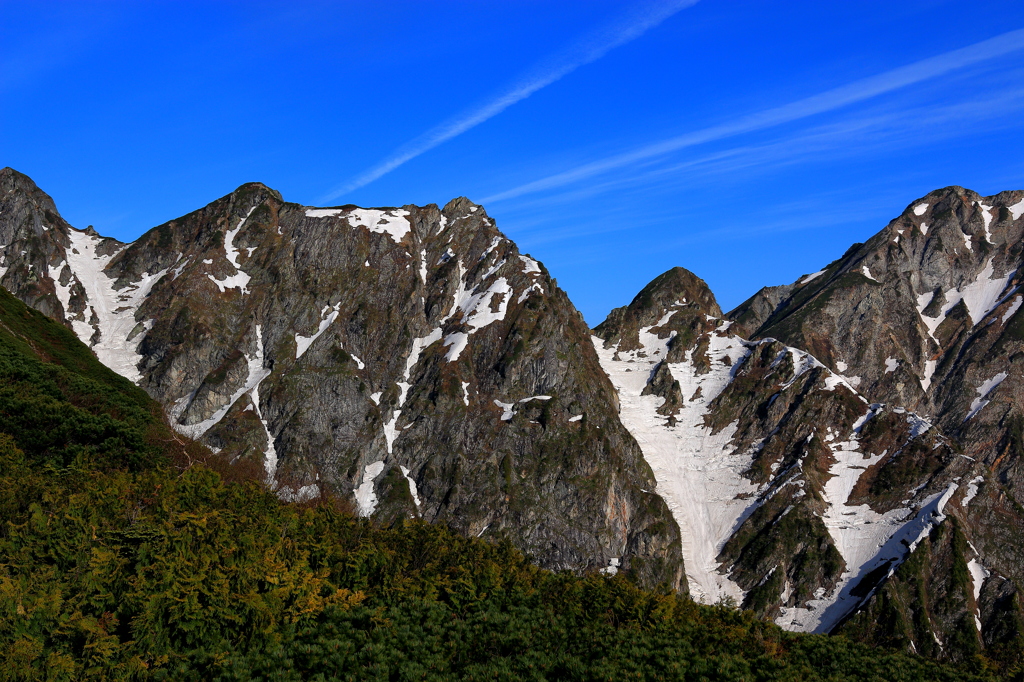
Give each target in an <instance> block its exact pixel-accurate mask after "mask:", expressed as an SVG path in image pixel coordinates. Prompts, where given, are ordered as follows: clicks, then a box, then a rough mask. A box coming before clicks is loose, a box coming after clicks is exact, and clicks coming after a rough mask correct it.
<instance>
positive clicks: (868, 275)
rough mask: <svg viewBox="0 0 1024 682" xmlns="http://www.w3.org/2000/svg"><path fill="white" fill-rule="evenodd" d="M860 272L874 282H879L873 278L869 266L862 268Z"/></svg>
mask: <svg viewBox="0 0 1024 682" xmlns="http://www.w3.org/2000/svg"><path fill="white" fill-rule="evenodd" d="M860 271H861V272H862V273H864V276H865V277H867V278H868V279H870V280H871V281H872V282H877V281H878V280H877V279H875V278H874V277H872V276H871V270H869V269H868V266H866V265H863V266H861V268H860Z"/></svg>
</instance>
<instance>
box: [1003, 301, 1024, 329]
mask: <svg viewBox="0 0 1024 682" xmlns="http://www.w3.org/2000/svg"><path fill="white" fill-rule="evenodd" d="M1021 301H1024V297H1022V296H1017V298H1015V299H1013V303H1011V304H1010V307H1009V308H1007V309H1006V312H1005V313H1003V317H1002V320H1001V321H1002V323H1003V324H1006V321H1007V320H1008V319H1010V318H1011V317H1013V314H1014V313H1016V312H1017V311H1018V310H1020V304H1021Z"/></svg>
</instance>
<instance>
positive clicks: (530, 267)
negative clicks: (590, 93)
mask: <svg viewBox="0 0 1024 682" xmlns="http://www.w3.org/2000/svg"><path fill="white" fill-rule="evenodd" d="M519 260H521V261H523V274H524V275H539V274H540V263H538V262H537V261H535V260H533V259H532V258H530V257H529V256H519Z"/></svg>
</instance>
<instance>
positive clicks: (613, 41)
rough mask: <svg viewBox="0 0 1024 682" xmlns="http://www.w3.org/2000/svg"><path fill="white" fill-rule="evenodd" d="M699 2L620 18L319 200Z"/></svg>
mask: <svg viewBox="0 0 1024 682" xmlns="http://www.w3.org/2000/svg"><path fill="white" fill-rule="evenodd" d="M697 1H698V0H671V1H670V2H661V3H657V4H656V5H653V6H648V7H647V8H645V11H643V12H641V13H640V16H638V17H633V20H632V21H629V22H626V25H625V26H622V25H621V24H620V23H618V22H617V23H616V24H615V25H614V26H612V27H609V28H606V29H604V30H603V31H599V32H598V33H597V34H593V35H590V36H588V38H587V39H586V40H584V41H582V42H580V43H577V44H576V45H574V46H573V47H571V48H569V49H567V50H564V51H562V52H560V53H558V54H556V55H555V56H554V57H552V58H550V59H548V60H546V61H545V62H544V63H542V64H541V65H540V66H538V67H537V68H535V69H534V70H533V71H531V72H530V73H528V74H527V75H526V76H524V77H523V78H521V79H520V80H518V81H516V82H515V83H514V84H513V85H512V86H511V87H509V88H508V89H506V90H504V91H503V92H502V93H501V94H499V95H498V96H497V97H495V98H494V99H492V100H490V101H488V102H486V103H484V104H482V105H481V106H479V107H477V108H475V109H471V110H469V111H467V112H465V113H463V114H462V115H460V116H457V117H455V118H454V119H451V120H449V121H446V122H444V123H442V124H440V125H438V126H436V127H434V128H431V129H430V130H428V131H427V132H425V133H424V134H422V135H420V136H419V137H417V138H415V139H414V140H412V141H411V142H409V143H407V144H405V145H404V146H402V147H400V148H399V149H398V150H396V151H395V153H394V154H392V155H391V156H389V157H388V158H386V159H384V160H383V161H381V162H380V163H378V164H377V165H376V166H373V167H372V168H370V169H369V170H367V171H365V172H364V173H362V174H360V175H358V176H357V177H355V178H354V179H352V180H351V181H349V182H348V183H346V184H344V185H342V186H341V187H338V188H337V189H335V190H334V191H332V192H330V193H329V194H327V195H326V196H324V197H323V198H322V199H321V202H327V201H331V200H332V199H336V198H337V197H339V196H341V195H343V194H345V193H347V192H351V191H352V190H354V189H358V188H360V187H362V186H363V185H367V184H369V183H371V182H373V181H374V180H376V179H377V178H379V177H381V176H382V175H385V174H387V173H390V172H391V171H393V170H394V169H396V168H398V167H399V166H401V165H402V164H404V163H405V162H407V161H410V160H412V159H414V158H416V157H417V156H419V155H420V154H423V153H424V152H427V151H430V150H431V149H433V148H434V147H436V146H438V145H439V144H442V143H444V142H447V141H448V140H450V139H452V138H453V137H456V136H458V135H461V134H462V133H464V132H466V131H467V130H469V129H470V128H474V127H476V126H478V125H480V124H481V123H483V122H484V121H486V120H487V119H489V118H493V117H494V116H497V115H498V114H500V113H501V112H503V111H505V109H508V108H509V107H510V106H512V105H513V104H515V103H516V102H519V101H522V100H524V99H526V98H527V97H529V96H530V95H532V94H533V93H535V92H537V91H538V90H540V89H541V88H544V87H546V86H548V85H551V84H552V83H554V82H555V81H557V80H558V79H560V78H562V77H563V76H566V75H568V74H569V73H572V72H573V71H575V70H576V69H578V68H579V67H581V66H584V65H586V64H590V63H591V62H594V61H597V60H598V59H600V58H601V57H603V56H604V55H605V54H607V53H608V52H610V51H611V50H613V49H615V48H616V47H619V46H620V45H625V44H626V43H628V42H630V41H632V40H635V39H636V38H639V37H640V36H641V35H643V34H644V33H645V32H647V31H648V30H650V29H652V28H654V27H655V26H657V25H658V24H660V23H662V22H663V21H665V20H666V19H668V18H669V17H670V16H672V15H673V14H675V13H676V12H679V11H680V10H683V9H685V8H687V7H690V6H691V5H695V4H696V3H697Z"/></svg>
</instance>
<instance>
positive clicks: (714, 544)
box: [593, 318, 756, 603]
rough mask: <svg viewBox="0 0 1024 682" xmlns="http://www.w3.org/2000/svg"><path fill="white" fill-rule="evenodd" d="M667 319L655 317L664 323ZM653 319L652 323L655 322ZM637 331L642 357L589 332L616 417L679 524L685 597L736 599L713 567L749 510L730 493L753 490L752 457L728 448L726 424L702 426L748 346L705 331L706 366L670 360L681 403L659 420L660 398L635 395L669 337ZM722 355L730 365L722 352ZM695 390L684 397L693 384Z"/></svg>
mask: <svg viewBox="0 0 1024 682" xmlns="http://www.w3.org/2000/svg"><path fill="white" fill-rule="evenodd" d="M666 321H667V319H665V318H663V319H662V320H660V321H659V322H660V324H664V323H665V322H666ZM655 326H658V325H655ZM650 329H651V327H647V328H645V329H643V330H641V335H640V341H641V344H642V349H641V350H643V351H645V352H646V354H647V356H648V357H646V358H642V357H639V354H638V352H637V351H628V352H619V353H618V354H619V358H620V359H619V360H615V359H614V356H615V355H616V353H617V352H618V351H617V348H614V347H613V348H608V349H605V348H604V347H603V346H604V342H603V341H602V340H601V339H599V338H597V337H594V338H593V342H594V347H595V348H596V349H597V354H598V356H599V358H600V360H601V365H602V367H603V368H604V370H605V372H606V373H607V374H608V376H609V377H610V378H611V380H612V383H613V384H614V386H615V388H616V389H617V391H618V393H619V402H620V415H619V416H620V418H621V419H622V423H623V424H624V425H625V426H626V428H627V429H629V431H630V433H632V434H633V437H634V438H636V440H637V442H638V443H639V444H640V448H641V450H642V451H643V454H644V458H645V459H646V460H647V463H648V464H649V465H650V466H651V469H652V470H653V472H654V476H655V479H656V480H657V484H658V488H657V492H658V494H659V495H661V497H662V498H663V499H664V500H665V502H666V504H667V505H668V507H669V509H670V510H671V512H672V515H673V517H674V518H675V520H676V522H677V523H678V525H679V529H680V533H681V536H682V547H683V560H684V562H685V564H686V577H687V580H688V581H689V583H690V591H691V594H692V596H693V597H694V598H695V599H698V600H704V601H706V602H710V603H714V602H716V601H718V600H719V599H721V598H723V597H727V596H728V597H732V598H734V599H736V600H737V602H740V601H742V600H743V590H742V589H741V588H740V587H739V586H738V585H736V584H735V583H734V582H733V581H732V580H730V579H729V578H728V577H727V576H725V575H723V574H722V573H720V572H719V565H718V561H717V557H718V554H719V553H720V552H721V549H722V546H723V545H724V544H725V541H726V540H727V539H728V538H729V537H730V535H731V534H732V532H733V530H734V529H735V528H736V527H737V526H738V525H739V523H740V522H741V521H742V519H743V518H745V515H746V514H747V513H749V511H751V510H752V507H753V505H754V504H755V502H754V501H753V500H752V499H751V500H745V499H737V496H738V495H741V494H752V493H754V492H756V486H754V485H753V484H752V483H750V482H749V481H747V480H746V479H745V478H743V476H742V475H741V474H742V473H743V472H744V471H745V470H746V469H748V468H749V466H750V463H751V460H752V457H751V456H750V455H749V454H737V453H735V452H734V451H733V449H732V448H731V447H730V441H731V440H732V436H733V434H734V433H735V429H736V425H735V424H733V425H731V426H730V427H727V428H725V429H723V430H722V431H720V432H719V433H717V434H713V433H712V432H711V429H710V428H708V427H706V426H704V415H705V414H707V405H708V403H709V402H711V401H712V400H714V398H715V397H717V396H718V394H719V393H721V392H722V390H723V389H724V388H725V387H726V386H727V385H728V383H729V382H730V381H731V379H732V376H733V374H734V372H735V371H736V369H738V367H739V365H740V363H741V361H742V360H743V359H744V358H746V356H747V355H748V354H749V352H750V351H749V349H748V348H747V347H746V346H745V345H744V343H743V341H742V340H741V339H740V338H739V337H735V336H726V337H723V336H718V335H717V334H712V336H711V346H710V348H709V353H710V355H711V358H712V363H711V364H712V370H711V372H710V373H708V374H704V375H698V374H697V373H696V371H695V368H694V367H693V365H692V362H691V361H690V360H689V359H688V360H687V361H686V362H682V363H674V364H671V365H669V370H670V371H671V372H672V376H673V377H674V378H675V379H677V380H678V381H679V383H680V388H681V389H682V394H683V397H684V399H685V400H684V405H683V407H682V409H681V411H680V413H679V414H678V415H677V417H676V419H677V424H676V426H675V427H672V428H668V427H666V417H664V416H662V415H660V414H658V413H657V409H658V407H660V406H661V404H662V403H663V402H664V399H663V398H660V397H658V396H654V395H646V396H645V395H640V394H641V392H642V391H643V389H644V387H645V386H646V385H647V381H648V378H649V376H650V374H651V371H652V370H653V368H654V366H655V365H656V364H657V362H658V360H657V359H656V356H662V357H663V356H664V355H665V352H666V349H667V344H668V341H669V339H667V338H666V339H659V338H658V337H657V336H656V335H654V334H651V333H650ZM725 357H728V358H729V359H730V361H731V365H728V366H727V365H725V364H724V363H723V362H722V359H723V358H725ZM698 388H699V389H700V391H701V397H699V398H696V399H693V400H691V399H690V398H691V396H693V395H694V394H695V393H696V392H697V389H698Z"/></svg>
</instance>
